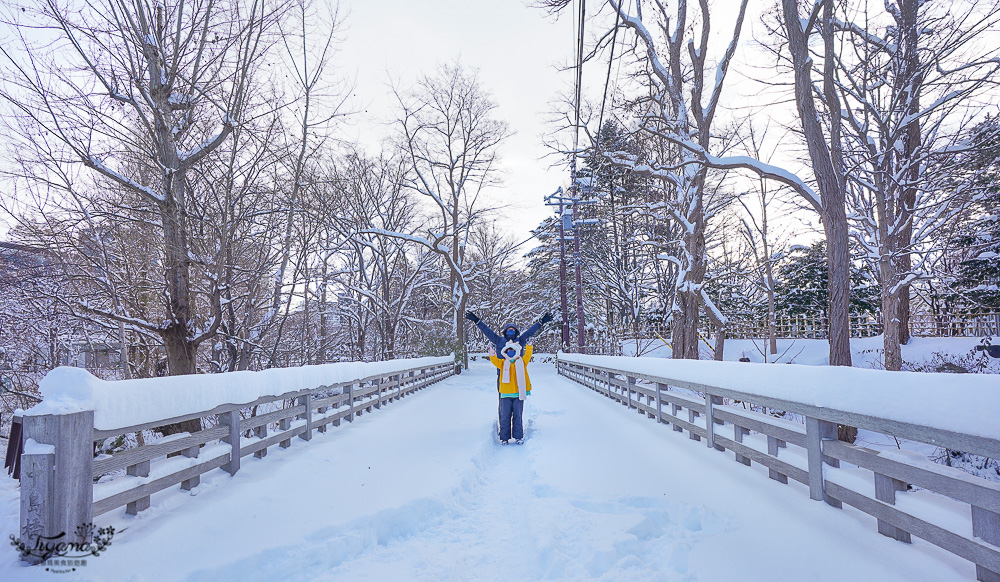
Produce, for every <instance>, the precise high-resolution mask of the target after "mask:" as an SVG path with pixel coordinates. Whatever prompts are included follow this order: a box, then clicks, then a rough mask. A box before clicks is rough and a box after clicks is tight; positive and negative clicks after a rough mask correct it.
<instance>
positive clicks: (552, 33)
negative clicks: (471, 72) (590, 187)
mask: <svg viewBox="0 0 1000 582" xmlns="http://www.w3.org/2000/svg"><path fill="white" fill-rule="evenodd" d="M341 8H342V9H346V11H348V12H349V14H348V16H347V21H346V32H345V34H344V37H345V39H344V43H343V45H342V53H341V55H340V59H339V60H340V61H341V65H340V66H341V69H342V71H343V72H345V73H347V74H356V79H357V87H356V91H355V102H354V106H355V107H359V108H361V109H362V110H363V111H365V113H364V114H363V115H362V117H361V119H359V120H358V123H357V124H356V125H355V126H354V127H353V128H352V130H351V131H352V134H351V137H357V138H358V139H359V140H360V141H361V142H362V144H364V145H365V146H367V147H372V148H375V147H377V145H378V142H379V139H381V138H382V137H384V136H385V135H386V134H387V132H388V131H389V128H388V127H386V126H385V125H384V123H385V122H387V121H392V120H393V119H394V116H395V113H396V110H395V107H394V97H393V96H392V95H391V93H390V91H389V83H390V80H394V81H396V82H397V83H400V84H401V85H402V86H404V87H405V86H408V85H410V84H412V83H413V81H414V80H415V79H416V77H417V76H418V75H419V74H422V73H430V72H432V71H433V70H434V69H435V68H436V67H437V66H438V65H440V64H442V63H446V62H451V61H454V60H455V59H460V61H461V63H462V64H463V65H465V66H467V67H470V68H475V69H478V71H479V79H480V82H481V84H482V86H483V87H484V89H486V90H487V91H488V92H490V93H491V94H492V95H493V96H494V99H495V100H496V102H497V105H498V109H497V111H496V116H497V117H498V118H499V119H502V120H503V121H506V122H507V123H508V124H509V126H510V128H511V129H512V130H513V131H514V132H515V135H514V136H513V137H511V138H510V139H509V140H508V141H507V142H506V143H505V144H504V145H503V147H502V149H501V157H502V162H503V170H504V184H505V187H504V189H503V190H502V191H501V192H499V193H498V194H499V195H500V198H501V199H502V200H503V201H504V203H505V204H507V205H509V208H508V210H506V211H504V212H502V213H501V217H500V225H501V226H502V227H503V228H506V229H508V230H509V232H510V233H511V236H514V237H516V238H517V242H521V241H522V240H524V239H526V238H528V237H529V236H530V232H529V231H530V230H531V229H532V228H534V227H535V226H537V225H538V224H539V223H540V222H541V221H542V220H543V219H544V217H545V216H546V215H548V214H550V212H551V211H550V209H548V208H547V207H545V206H544V203H543V197H544V196H546V195H547V194H550V193H552V192H553V191H554V190H555V189H556V188H557V187H559V186H561V185H563V184H564V183H567V182H568V181H569V171H568V169H564V168H550V167H549V166H550V165H551V164H552V163H554V162H555V161H557V160H556V159H555V158H553V157H548V158H545V159H542V158H543V157H544V156H546V154H548V153H550V151H549V150H546V149H545V147H544V146H543V140H542V135H543V134H544V133H545V132H546V130H547V129H548V127H547V126H546V117H547V112H549V111H550V110H551V109H552V107H551V106H550V102H551V101H553V100H554V99H555V98H556V96H557V95H558V94H559V93H560V92H564V91H566V90H567V88H568V87H570V86H571V84H572V81H573V78H572V77H573V76H572V73H570V72H559V70H558V68H559V67H560V66H562V65H565V64H566V63H569V62H571V61H572V58H573V57H572V55H573V37H574V34H575V31H574V29H573V23H572V21H571V19H570V18H568V17H567V16H564V17H562V18H560V19H558V20H556V19H555V18H554V17H551V16H548V14H547V13H546V12H545V11H544V10H542V9H540V8H533V7H531V6H529V5H527V3H526V2H525V0H433V1H416V0H342V2H341ZM355 71H356V72H355ZM379 122H382V124H380V123H379ZM531 246H532V243H531V242H529V243H527V244H525V245H524V247H522V249H521V250H523V251H526V250H528V249H530V248H531Z"/></svg>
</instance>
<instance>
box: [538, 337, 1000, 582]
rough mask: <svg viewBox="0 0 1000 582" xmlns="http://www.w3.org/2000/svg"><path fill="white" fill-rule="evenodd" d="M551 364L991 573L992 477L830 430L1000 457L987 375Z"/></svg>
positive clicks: (998, 565)
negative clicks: (846, 429) (880, 447)
mask: <svg viewBox="0 0 1000 582" xmlns="http://www.w3.org/2000/svg"><path fill="white" fill-rule="evenodd" d="M558 369H559V373H560V374H562V375H563V376H566V377H568V378H570V379H572V380H574V381H576V382H579V383H580V384H583V385H584V386H587V387H589V388H591V389H593V390H595V391H597V392H599V393H601V394H604V395H606V396H608V397H609V398H613V399H615V400H617V401H619V402H621V403H622V404H624V405H626V406H628V407H629V408H635V409H636V410H637V412H639V413H640V414H645V415H647V416H648V417H649V418H654V419H656V420H657V422H661V423H665V424H670V425H672V427H673V430H674V431H677V432H683V431H687V432H688V434H689V437H690V438H691V439H692V440H696V441H701V440H702V439H705V441H706V442H707V445H708V447H709V448H714V449H716V450H719V451H726V450H729V451H732V452H733V453H734V456H735V460H736V461H737V462H739V463H742V464H744V465H747V466H750V465H751V464H752V463H754V462H756V463H758V464H760V465H762V466H764V467H766V468H767V469H768V475H769V476H770V477H771V478H772V479H774V480H776V481H779V482H781V483H788V478H789V477H791V478H792V479H793V480H794V481H798V482H800V483H802V484H804V485H806V486H807V487H808V488H809V496H810V497H811V498H812V499H816V500H823V501H826V502H827V503H828V504H830V505H832V506H834V507H838V508H839V507H842V504H843V503H847V504H848V505H851V506H853V507H855V508H857V509H859V510H861V511H863V512H865V513H867V514H869V515H871V516H873V517H875V518H876V520H877V526H878V531H879V533H882V534H883V535H886V536H889V537H892V538H894V539H896V540H899V541H902V542H907V543H909V542H910V537H911V535H915V536H917V537H919V538H922V539H924V540H926V541H928V542H930V543H932V544H934V545H937V546H939V547H941V548H943V549H945V550H947V551H949V552H951V553H953V554H955V555H957V556H960V557H962V558H965V559H967V560H969V561H971V562H973V563H974V564H976V574H977V579H978V580H983V581H986V580H989V581H996V580H1000V574H998V573H1000V484H998V483H995V482H991V481H988V480H986V479H983V478H980V477H976V476H973V475H970V474H968V473H965V472H963V471H960V470H959V469H955V468H952V467H946V466H943V465H939V464H936V463H933V462H931V461H930V460H929V459H928V458H927V456H926V455H923V454H920V453H915V452H912V451H896V450H890V451H881V452H879V451H874V450H871V449H867V448H864V447H861V446H857V445H852V444H848V443H846V442H842V441H839V440H837V425H838V424H841V425H847V426H853V427H857V428H859V429H864V430H868V431H872V432H876V433H881V434H885V435H889V436H890V437H896V438H905V439H909V440H912V441H917V442H921V443H927V444H929V445H933V446H935V447H944V448H946V449H949V450H953V451H962V452H966V453H971V454H974V455H982V456H984V457H990V458H994V459H996V458H1000V420H998V416H997V411H998V410H1000V385H998V382H997V379H996V377H995V376H991V375H973V374H967V375H966V374H959V375H956V374H922V373H908V372H886V371H881V370H863V369H858V368H847V367H829V366H798V365H774V364H747V363H740V362H714V361H697V360H666V359H661V358H628V357H610V356H587V355H581V354H566V353H560V354H559V357H558ZM727 401H728V403H729V404H733V405H727ZM746 407H749V408H746ZM754 407H757V408H758V409H762V407H763V410H770V411H780V412H783V413H791V415H794V416H797V417H801V418H803V419H804V420H805V422H804V423H802V422H794V421H790V420H787V419H785V418H777V417H775V416H773V415H771V414H765V413H764V412H757V411H754V410H753V408H754ZM725 425H731V426H732V429H731V430H732V438H729V437H727V436H724V435H723V433H722V431H723V427H724V426H725ZM788 445H793V446H792V447H789V446H788ZM841 461H843V462H844V463H845V464H849V466H848V467H841V465H840V464H841Z"/></svg>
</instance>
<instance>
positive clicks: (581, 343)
mask: <svg viewBox="0 0 1000 582" xmlns="http://www.w3.org/2000/svg"><path fill="white" fill-rule="evenodd" d="M573 165H574V167H575V165H576V164H575V163H574V164H573ZM572 176H573V181H572V184H573V185H572V186H570V192H571V195H570V196H561V194H562V193H563V189H562V188H559V189H558V190H556V191H555V192H553V193H552V194H550V195H549V196H546V197H545V204H546V205H548V206H555V205H557V204H558V206H559V294H560V300H561V301H562V313H563V325H562V345H563V348H564V349H567V350H568V349H569V347H570V340H569V319H568V317H567V316H568V314H569V306H568V301H567V298H566V233H567V231H568V232H570V233H572V237H573V260H574V262H575V263H576V345H577V351H578V352H580V353H586V351H587V325H586V324H587V322H586V318H585V316H584V314H583V260H582V259H581V257H580V234H581V233H580V230H579V227H581V226H584V225H587V224H598V223H599V222H600V220H598V219H588V220H583V219H578V218H576V216H575V214H576V208H577V206H578V205H582V204H593V203H595V202H596V200H580V197H579V196H577V195H576V194H577V192H580V191H581V190H587V189H586V188H582V189H581V188H580V184H579V182H578V180H577V179H576V171H575V169H574V170H573V172H572Z"/></svg>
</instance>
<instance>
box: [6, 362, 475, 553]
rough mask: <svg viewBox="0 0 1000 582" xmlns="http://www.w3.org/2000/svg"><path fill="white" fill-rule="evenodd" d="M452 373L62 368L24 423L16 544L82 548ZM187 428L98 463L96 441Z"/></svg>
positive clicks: (339, 367) (374, 366)
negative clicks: (207, 476)
mask: <svg viewBox="0 0 1000 582" xmlns="http://www.w3.org/2000/svg"><path fill="white" fill-rule="evenodd" d="M454 371H455V358H454V356H453V355H452V356H447V357H441V358H416V359H409V360H391V361H388V362H371V363H368V362H344V363H337V364H324V365H318V366H303V367H299V368H280V369H278V368H276V369H269V370H263V371H260V372H231V373H226V374H201V375H191V376H172V377H167V378H148V379H140V380H124V381H118V382H107V381H103V380H99V379H97V378H94V377H93V376H91V375H90V374H88V373H87V372H86V371H83V370H79V369H73V368H57V369H56V370H53V371H52V372H50V373H49V374H48V375H47V376H46V378H45V379H44V380H43V381H42V384H41V391H42V395H43V400H42V402H41V403H40V404H38V405H36V406H35V407H33V408H32V409H30V410H28V411H27V412H25V413H24V417H23V439H24V442H26V443H27V442H30V443H32V445H33V446H32V447H31V448H30V449H29V448H27V447H26V448H25V449H24V453H23V454H22V456H21V516H20V533H21V538H20V539H21V541H22V542H23V543H25V544H27V547H29V548H30V547H34V545H35V543H36V541H38V540H40V539H44V538H50V539H55V538H51V536H59V535H60V534H65V535H64V537H62V538H60V539H61V541H65V542H67V543H81V544H82V543H89V541H90V539H89V536H90V535H91V534H90V533H89V532H90V529H89V528H87V527H83V528H80V526H86V525H88V524H92V523H93V518H94V517H95V516H98V515H101V514H104V513H107V512H109V511H112V510H114V509H117V508H120V507H122V506H125V508H126V509H125V512H126V513H127V514H131V515H135V514H137V513H138V512H140V511H142V510H144V509H147V508H148V507H149V505H150V495H152V494H153V493H156V492H158V491H162V490H164V489H166V488H168V487H172V486H175V485H177V484H180V486H181V489H182V490H189V489H192V488H194V487H196V486H198V484H199V482H200V476H201V475H202V474H204V473H206V472H208V471H211V470H213V469H217V468H221V469H223V470H225V471H226V472H228V473H229V474H230V475H234V474H236V472H237V471H239V468H240V460H241V459H242V458H243V457H245V456H248V455H251V454H252V455H254V456H255V457H257V458H261V457H264V456H265V455H267V450H268V448H269V447H272V446H274V445H278V446H279V447H281V448H287V447H289V446H291V443H292V439H293V438H294V437H298V438H299V439H301V440H305V441H309V440H311V439H312V435H313V431H314V430H315V431H318V432H320V433H324V432H326V430H327V428H328V425H333V426H339V425H340V421H341V420H347V421H352V420H353V419H354V418H355V417H356V416H360V415H361V414H362V412H371V411H372V409H373V408H381V407H382V405H383V404H387V403H389V402H392V401H395V400H397V399H399V398H402V397H404V396H406V395H408V394H411V393H413V392H414V391H416V390H419V389H421V388H424V387H426V386H428V385H430V384H433V383H434V382H437V381H438V380H441V379H443V378H445V377H447V376H450V375H452V374H453V373H454ZM251 411H254V412H256V414H254V413H253V412H251ZM192 420H197V421H199V423H200V424H201V426H202V430H199V431H197V432H193V433H181V434H174V435H170V436H167V437H164V438H160V439H157V440H156V441H155V442H150V443H147V444H142V445H140V446H137V447H135V448H131V449H128V450H125V451H121V452H118V453H115V454H112V455H100V456H98V457H96V458H95V456H94V443H95V442H99V441H104V440H105V439H108V438H111V437H116V436H121V435H127V434H131V433H140V434H141V431H143V430H146V429H152V428H156V427H160V426H164V425H168V424H174V423H180V422H185V421H192ZM123 470H124V472H125V474H124V475H121V476H118V477H117V478H115V479H113V480H110V481H108V482H100V483H97V484H94V481H95V480H98V479H100V478H101V477H102V476H105V475H109V474H114V473H116V472H121V471H123ZM78 528H79V529H78ZM24 559H25V561H28V562H31V563H38V562H39V561H40V560H39V559H38V556H26V557H25V558H24Z"/></svg>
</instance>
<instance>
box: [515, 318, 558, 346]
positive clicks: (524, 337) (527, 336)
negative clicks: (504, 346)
mask: <svg viewBox="0 0 1000 582" xmlns="http://www.w3.org/2000/svg"><path fill="white" fill-rule="evenodd" d="M550 321H552V314H551V313H546V314H545V315H543V316H542V318H541V319H539V320H538V321H536V322H535V323H533V324H531V327H529V328H528V329H526V330H524V332H523V333H522V334H521V337H520V338H518V339H519V341H520V342H521V345H522V346H523V345H527V343H528V342H529V341H530V340H531V336H533V335H535V334H536V333H538V330H540V329H542V326H543V325H545V324H546V323H548V322H550Z"/></svg>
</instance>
